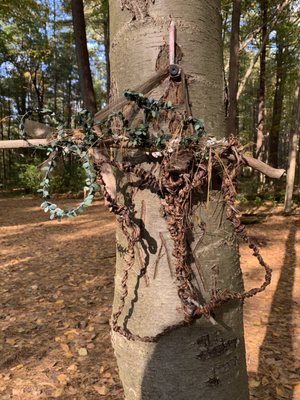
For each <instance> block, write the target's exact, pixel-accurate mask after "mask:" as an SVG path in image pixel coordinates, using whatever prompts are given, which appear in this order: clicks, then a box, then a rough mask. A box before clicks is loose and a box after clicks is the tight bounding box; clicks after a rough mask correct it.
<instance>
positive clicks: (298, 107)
mask: <svg viewBox="0 0 300 400" xmlns="http://www.w3.org/2000/svg"><path fill="white" fill-rule="evenodd" d="M299 125H300V65H299V76H298V84H297V88H296V92H295V100H294V105H293V113H292V120H291V131H290V141H289V146H290V147H289V167H288V171H287V178H286V191H285V199H284V212H286V213H289V212H291V210H292V199H293V190H294V181H295V174H296V165H297V155H298V152H299V149H298V146H299Z"/></svg>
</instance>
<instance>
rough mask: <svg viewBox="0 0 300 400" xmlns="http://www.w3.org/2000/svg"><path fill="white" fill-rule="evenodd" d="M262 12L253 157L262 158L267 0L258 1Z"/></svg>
mask: <svg viewBox="0 0 300 400" xmlns="http://www.w3.org/2000/svg"><path fill="white" fill-rule="evenodd" d="M260 9H261V14H262V31H261V33H262V43H263V48H262V51H261V55H260V73H259V92H258V121H257V136H256V149H255V157H256V158H258V159H259V160H261V159H262V147H263V139H264V114H265V91H266V53H267V35H268V28H267V23H268V1H267V0H266V1H261V2H260Z"/></svg>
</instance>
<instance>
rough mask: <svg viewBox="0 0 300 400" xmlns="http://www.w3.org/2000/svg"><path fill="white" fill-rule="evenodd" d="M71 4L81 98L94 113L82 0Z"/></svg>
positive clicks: (72, 1)
mask: <svg viewBox="0 0 300 400" xmlns="http://www.w3.org/2000/svg"><path fill="white" fill-rule="evenodd" d="M71 6H72V17H73V26H74V37H75V45H76V57H77V64H78V71H79V81H80V89H81V95H82V100H83V104H84V107H85V108H86V109H87V110H88V111H90V112H92V113H96V111H97V104H96V98H95V93H94V87H93V81H92V75H91V69H90V62H89V53H88V48H87V40H86V29H85V19H84V9H83V1H82V0H71Z"/></svg>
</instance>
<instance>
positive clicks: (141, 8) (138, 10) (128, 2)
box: [120, 0, 155, 20]
mask: <svg viewBox="0 0 300 400" xmlns="http://www.w3.org/2000/svg"><path fill="white" fill-rule="evenodd" d="M120 1H121V8H122V10H124V8H125V7H126V8H127V10H129V11H130V12H131V14H132V19H135V20H143V19H145V18H146V17H148V16H149V14H148V7H149V4H150V2H152V3H153V4H154V3H155V0H120Z"/></svg>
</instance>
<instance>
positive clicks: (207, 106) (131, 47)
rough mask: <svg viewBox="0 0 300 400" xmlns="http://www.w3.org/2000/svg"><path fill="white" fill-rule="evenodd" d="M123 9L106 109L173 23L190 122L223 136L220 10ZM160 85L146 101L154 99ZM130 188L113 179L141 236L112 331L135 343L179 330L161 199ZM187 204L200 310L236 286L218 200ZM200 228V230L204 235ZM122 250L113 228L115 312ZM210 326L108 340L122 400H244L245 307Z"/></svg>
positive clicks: (146, 67)
mask: <svg viewBox="0 0 300 400" xmlns="http://www.w3.org/2000/svg"><path fill="white" fill-rule="evenodd" d="M123 4H124V5H125V6H127V7H125V9H124V10H123V11H122V10H121V8H120V3H119V2H117V1H115V0H111V1H110V21H111V24H110V32H111V47H110V60H111V93H112V100H114V99H115V98H116V97H118V96H119V95H120V94H122V92H123V91H124V90H125V89H128V88H129V89H130V88H132V87H134V86H137V85H138V84H141V83H142V82H145V81H146V80H147V79H148V78H149V77H150V76H151V75H153V74H154V72H155V65H156V62H157V59H158V55H159V53H160V51H161V50H162V48H163V47H164V48H166V44H165V43H166V41H167V37H168V27H169V24H170V16H171V18H172V19H173V20H175V22H176V25H177V27H178V32H177V33H178V34H177V44H178V45H179V46H180V48H181V50H182V52H183V59H182V62H181V64H182V67H183V69H184V72H185V73H186V74H187V76H188V85H189V94H190V99H191V105H192V112H193V115H194V116H195V117H201V118H203V120H204V123H205V126H206V129H207V132H208V133H210V134H213V135H215V136H218V137H224V136H225V121H224V109H223V75H222V38H221V19H220V2H219V1H218V0H211V1H209V2H207V1H204V0H193V1H189V2H182V1H181V0H163V1H157V2H154V4H153V1H152V2H150V1H148V0H143V1H140V0H132V1H123ZM167 84H168V81H166V82H164V83H163V84H162V85H161V86H160V87H159V88H158V89H156V90H154V91H153V92H152V93H151V97H154V98H160V97H161V96H162V94H163V93H164V91H165V88H166V85H167ZM175 102H176V96H175ZM142 166H143V167H145V165H144V164H142ZM135 187H139V182H134V181H133V179H132V177H131V176H130V175H128V174H127V175H122V176H118V177H117V189H118V197H119V199H122V198H123V199H124V201H125V202H127V205H130V203H128V202H129V200H128V198H129V196H127V195H126V193H127V192H128V191H130V190H133V191H134V193H135V194H134V206H135V210H136V212H135V214H134V218H135V221H136V222H137V223H139V225H140V227H141V230H142V240H141V242H140V243H139V244H138V246H137V248H136V251H137V252H138V253H139V254H140V257H137V260H136V264H135V268H134V271H130V273H129V280H128V292H129V293H128V297H127V301H126V306H125V309H124V312H123V313H122V315H121V317H120V321H119V322H120V324H121V325H122V324H123V325H125V326H126V327H128V328H129V329H130V330H131V331H132V332H134V333H136V334H138V335H141V336H145V335H147V336H152V335H156V334H158V333H160V332H161V331H163V330H164V329H165V328H166V327H168V326H170V325H173V324H176V323H178V322H181V321H182V320H183V311H182V309H181V304H180V301H179V298H178V294H177V285H176V282H175V279H174V270H173V269H174V264H175V263H174V259H173V256H172V248H173V242H172V240H171V239H170V235H169V232H168V227H167V224H166V220H165V219H164V218H163V216H162V214H161V203H160V199H159V198H158V197H157V196H156V195H155V194H153V193H151V192H150V190H148V189H147V188H146V189H143V190H136V189H135ZM193 202H194V206H193V211H194V213H193V221H192V222H193V227H194V228H193V230H192V231H191V235H190V236H191V237H190V238H189V245H190V247H191V250H192V258H193V269H194V273H195V280H196V284H197V287H198V289H199V299H201V302H202V303H203V301H204V300H208V299H209V298H210V296H211V292H212V290H214V289H215V288H216V287H217V288H230V289H233V290H241V289H242V286H243V285H242V277H241V271H240V268H239V256H238V247H237V242H236V237H235V235H234V234H233V231H232V227H231V224H230V223H229V222H228V221H227V220H226V214H225V209H224V208H225V207H224V203H223V201H222V198H221V197H220V195H219V194H215V196H213V199H212V200H211V201H210V203H209V205H205V204H204V203H203V200H201V199H199V198H198V199H194V200H193ZM202 224H206V232H205V234H204V236H203V235H202V233H201V229H200V227H201V225H202ZM160 248H162V253H161V258H158V256H159V254H158V253H159V250H160ZM124 251H125V252H126V240H125V238H124V235H123V233H122V231H121V230H120V229H118V230H117V263H116V276H115V297H114V305H113V308H114V312H116V311H117V310H118V307H119V304H120V294H121V291H122V282H121V281H122V277H123V271H124V268H126V262H125V260H124ZM157 263H158V265H157ZM214 318H215V320H216V321H217V323H216V325H213V324H212V323H211V322H210V321H208V320H206V319H204V318H202V319H200V320H198V321H197V322H196V323H194V324H193V325H191V326H189V327H184V328H179V329H176V330H173V331H172V332H171V333H169V334H168V335H166V336H164V337H162V338H161V339H159V341H158V343H144V342H141V341H129V340H127V339H126V338H125V337H123V336H122V335H120V334H119V333H116V332H112V341H113V346H114V349H115V354H116V357H117V362H118V366H119V373H120V377H121V380H122V383H123V386H124V391H125V399H126V400H141V399H142V400H157V399H172V400H186V399H193V400H196V399H199V400H200V399H207V400H233V399H234V400H247V399H248V387H247V375H246V363H245V349H244V339H243V323H242V320H243V315H242V305H241V304H240V303H235V302H234V303H233V302H232V303H230V304H227V306H225V307H222V309H220V310H219V311H217V312H216V314H215V315H214Z"/></svg>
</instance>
